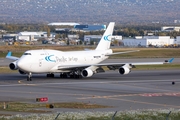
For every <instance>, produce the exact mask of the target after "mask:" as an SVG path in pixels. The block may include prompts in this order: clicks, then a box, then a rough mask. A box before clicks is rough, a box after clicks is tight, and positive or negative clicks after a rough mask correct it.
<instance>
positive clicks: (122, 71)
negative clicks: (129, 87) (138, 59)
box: [119, 66, 131, 75]
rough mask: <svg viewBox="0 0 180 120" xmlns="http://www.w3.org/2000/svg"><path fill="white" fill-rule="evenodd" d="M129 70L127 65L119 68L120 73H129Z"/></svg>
mask: <svg viewBox="0 0 180 120" xmlns="http://www.w3.org/2000/svg"><path fill="white" fill-rule="evenodd" d="M130 72H131V70H130V69H129V68H128V67H125V66H122V67H120V68H119V73H120V74H122V75H126V74H129V73H130Z"/></svg>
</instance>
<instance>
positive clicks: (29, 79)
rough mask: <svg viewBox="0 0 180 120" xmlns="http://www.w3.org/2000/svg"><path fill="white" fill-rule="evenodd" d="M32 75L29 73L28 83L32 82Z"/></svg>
mask: <svg viewBox="0 0 180 120" xmlns="http://www.w3.org/2000/svg"><path fill="white" fill-rule="evenodd" d="M31 78H32V73H29V74H28V76H27V81H32V79H31Z"/></svg>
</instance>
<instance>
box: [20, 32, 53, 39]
mask: <svg viewBox="0 0 180 120" xmlns="http://www.w3.org/2000/svg"><path fill="white" fill-rule="evenodd" d="M39 38H47V32H20V33H19V34H18V35H17V39H18V40H25V41H37V40H38V39H39ZM54 38H55V34H54V33H51V34H50V36H49V39H50V40H52V39H54Z"/></svg>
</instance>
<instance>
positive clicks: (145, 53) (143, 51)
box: [0, 45, 180, 58]
mask: <svg viewBox="0 0 180 120" xmlns="http://www.w3.org/2000/svg"><path fill="white" fill-rule="evenodd" d="M85 48H88V49H94V48H95V46H57V45H55V46H54V45H41V46H33V45H30V46H0V58H3V57H5V56H6V54H7V52H8V51H12V52H13V56H17V57H20V56H21V55H22V54H23V53H24V52H25V51H27V50H34V49H54V50H61V51H75V50H84V49H85ZM130 50H140V51H139V52H133V53H125V54H119V55H114V56H111V57H110V58H171V57H180V48H113V51H114V52H121V51H130Z"/></svg>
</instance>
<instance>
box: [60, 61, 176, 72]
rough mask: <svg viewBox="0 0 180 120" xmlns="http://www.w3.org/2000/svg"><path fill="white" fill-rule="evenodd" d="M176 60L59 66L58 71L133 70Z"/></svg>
mask: <svg viewBox="0 0 180 120" xmlns="http://www.w3.org/2000/svg"><path fill="white" fill-rule="evenodd" d="M173 60H174V58H171V59H170V60H165V61H163V62H136V63H100V64H85V65H64V66H62V65H58V70H71V69H85V68H87V67H90V66H95V67H98V68H100V67H104V66H105V67H108V68H109V69H110V70H115V69H118V68H119V67H121V66H124V65H129V66H130V67H131V68H134V67H135V66H136V65H162V64H166V63H172V62H173Z"/></svg>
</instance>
